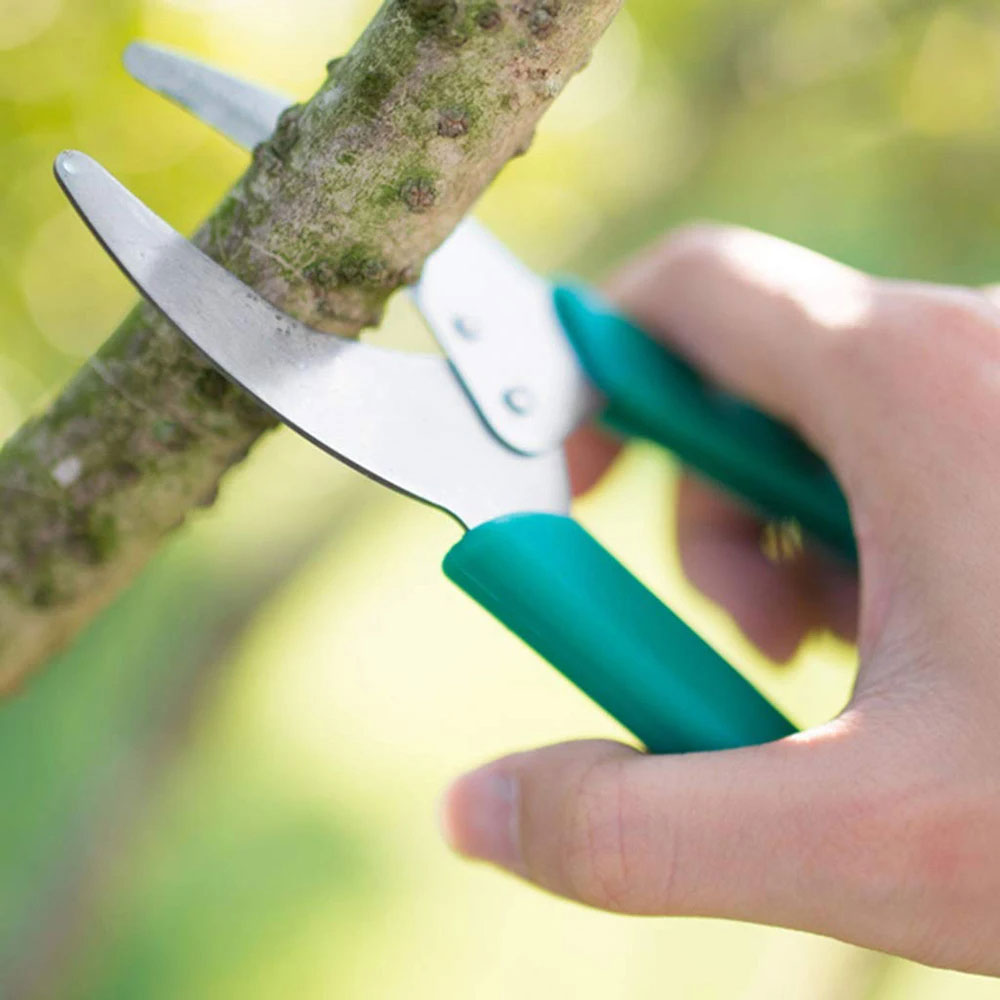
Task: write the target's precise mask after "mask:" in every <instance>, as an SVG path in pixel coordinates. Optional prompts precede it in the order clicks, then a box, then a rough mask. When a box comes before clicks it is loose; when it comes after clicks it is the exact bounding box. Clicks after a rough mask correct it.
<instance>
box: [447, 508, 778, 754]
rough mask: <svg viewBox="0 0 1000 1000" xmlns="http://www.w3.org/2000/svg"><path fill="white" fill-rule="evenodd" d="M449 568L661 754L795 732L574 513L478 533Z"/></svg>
mask: <svg viewBox="0 0 1000 1000" xmlns="http://www.w3.org/2000/svg"><path fill="white" fill-rule="evenodd" d="M444 570H445V573H446V574H447V575H448V576H449V578H450V579H451V580H453V581H454V582H455V583H456V584H458V586H459V587H461V588H462V589H463V590H464V591H465V592H466V593H467V594H469V595H470V596H471V597H472V598H473V599H474V600H476V601H477V602H478V603H479V604H481V605H482V606H483V607H484V608H486V610H487V611H489V612H491V613H492V614H493V615H494V616H495V617H496V618H498V619H499V620H500V621H501V622H503V624H504V625H506V626H507V627H508V628H509V629H510V630H511V631H512V632H514V633H515V634H517V635H518V636H520V637H521V638H522V639H523V640H524V641H525V642H527V643H528V644H529V645H530V646H532V647H533V648H534V649H535V650H537V651H538V652H539V653H541V655H542V656H544V657H545V659H547V660H548V661H549V662H550V663H551V664H552V665H553V666H555V667H556V668H557V669H558V670H560V671H561V672H562V673H563V674H564V675H565V676H566V677H567V678H568V679H569V680H571V681H572V682H573V683H574V684H575V685H576V686H577V687H578V688H580V689H581V690H582V691H584V693H586V694H587V695H589V696H590V697H591V698H592V699H593V700H594V701H596V702H597V703H598V704H599V705H601V706H603V707H604V708H605V709H606V710H607V711H608V712H609V713H610V714H611V715H612V716H613V717H614V718H616V719H617V720H618V721H619V722H620V723H621V724H622V725H623V726H625V728H626V729H628V730H629V731H630V732H632V733H633V734H634V735H635V736H636V737H637V738H638V739H639V740H640V741H641V742H642V743H643V744H644V745H645V746H646V747H647V748H648V749H649V750H650V751H652V752H653V753H688V752H694V751H701V750H724V749H729V748H733V747H739V746H749V745H755V744H758V743H768V742H771V741H773V740H777V739H781V738H783V737H785V736H788V735H790V734H791V733H793V732H795V727H794V726H793V725H792V724H791V723H790V722H789V721H788V720H787V719H786V718H785V717H784V716H783V715H782V714H781V713H780V712H778V710H777V709H776V708H774V706H773V705H771V703H770V702H768V701H767V700H766V699H765V698H764V697H763V695H761V694H760V692H759V691H757V689H756V688H754V687H753V686H752V685H751V684H750V683H749V682H748V681H747V680H745V679H744V678H743V677H742V676H741V675H740V674H738V673H737V672H736V671H735V670H734V669H733V668H732V667H730V666H729V664H728V663H726V661H725V660H724V659H723V658H722V657H721V656H719V654H718V653H716V652H715V650H714V649H712V647H711V646H709V645H708V643H706V642H705V641H704V640H703V639H702V638H701V637H700V636H698V635H697V634H696V633H695V632H693V631H692V630H691V629H690V628H689V627H688V626H687V625H685V624H684V622H682V621H681V620H680V618H678V617H677V616H676V615H675V614H674V613H673V612H672V611H671V610H670V609H669V608H667V607H666V606H665V605H664V604H663V603H662V602H661V601H660V600H659V599H658V598H657V597H655V596H654V595H653V594H652V593H650V591H649V590H647V589H646V588H645V587H644V586H643V585H642V584H641V583H640V582H639V581H638V580H636V578H635V577H634V576H632V574H631V573H629V571H628V570H627V569H625V567H624V566H622V565H621V563H619V562H618V561H617V560H616V559H615V558H614V556H612V555H611V554H610V553H609V552H608V551H607V550H606V549H604V548H602V547H601V545H599V544H598V543H597V542H596V541H595V540H594V539H593V538H591V536H590V535H588V534H587V532H586V531H584V530H583V528H581V527H580V526H579V525H578V524H576V522H574V521H571V520H569V518H565V517H558V516H555V515H552V514H518V515H514V516H511V517H507V518H503V519H502V520H499V521H493V522H490V523H489V524H485V525H482V526H481V527H478V528H474V529H473V530H472V531H470V532H469V533H468V534H467V535H466V536H465V537H464V538H463V539H462V541H461V542H459V543H458V545H456V546H455V548H454V549H452V550H451V552H450V553H449V554H448V556H447V558H446V559H445V563H444Z"/></svg>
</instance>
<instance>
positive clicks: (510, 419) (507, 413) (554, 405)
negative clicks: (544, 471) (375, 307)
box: [413, 219, 601, 454]
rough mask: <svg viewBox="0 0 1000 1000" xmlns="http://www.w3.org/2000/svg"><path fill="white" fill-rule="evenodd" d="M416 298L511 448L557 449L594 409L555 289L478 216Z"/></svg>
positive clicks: (448, 247)
mask: <svg viewBox="0 0 1000 1000" xmlns="http://www.w3.org/2000/svg"><path fill="white" fill-rule="evenodd" d="M413 294H414V298H415V299H416V302H417V305H418V307H419V309H420V312H421V313H422V314H423V316H424V319H425V320H426V321H427V324H428V325H429V326H430V328H431V330H432V331H433V332H434V335H435V337H436V338H437V340H438V342H439V343H440V344H441V346H442V348H443V349H444V351H445V353H446V354H447V355H448V357H449V358H450V359H451V362H452V364H453V365H454V366H455V368H456V369H457V370H458V372H459V374H460V375H461V377H462V381H463V382H464V383H465V386H466V388H467V389H468V391H469V393H470V395H471V396H472V398H473V399H474V400H475V402H476V405H477V406H478V407H479V409H480V411H481V412H482V414H483V416H484V417H485V419H486V420H487V421H488V423H489V425H490V426H491V427H492V428H493V430H494V431H496V433H497V434H499V435H500V437H501V438H503V440H504V441H506V442H507V444H509V445H510V446H511V447H512V448H516V449H518V450H519V451H521V452H524V453H525V454H538V453H540V452H544V451H548V450H549V449H551V448H555V447H559V446H560V445H561V444H562V442H563V441H564V440H565V439H566V437H567V436H568V435H569V434H570V433H571V432H572V431H573V430H574V429H575V428H576V427H577V426H578V425H579V424H581V423H582V422H583V421H584V420H586V419H587V418H588V417H590V416H592V415H593V414H594V413H595V412H596V411H597V410H599V409H600V407H601V398H600V395H599V394H598V392H597V391H596V389H595V388H594V387H593V385H592V384H591V382H590V380H589V379H588V378H587V376H586V374H585V373H584V371H583V368H582V366H581V364H580V361H579V359H578V358H577V356H576V353H575V351H574V350H573V348H572V346H571V344H570V342H569V340H568V339H567V337H566V334H565V332H564V331H563V328H562V325H561V323H560V322H559V318H558V316H557V315H556V311H555V305H554V302H553V298H552V286H551V285H550V284H549V282H548V281H545V280H544V279H543V278H540V277H539V276H538V275H537V274H535V273H534V272H533V271H532V270H530V269H529V268H528V267H526V266H525V265H524V264H523V263H522V262H521V261H520V260H518V259H517V257H515V256H514V255H513V254H512V253H511V252H510V251H509V250H508V249H507V248H506V247H505V246H504V245H503V244H502V243H501V242H500V241H499V240H498V239H496V238H495V237H494V236H493V235H492V234H491V233H490V232H489V231H488V230H486V229H485V228H484V227H483V226H481V225H479V224H478V223H477V222H475V221H474V220H472V219H467V220H465V221H464V222H463V223H462V224H461V225H460V226H459V227H458V228H457V229H456V230H455V231H454V233H452V235H451V236H450V237H449V238H448V240H447V241H446V242H445V243H444V244H443V245H442V246H441V247H440V249H438V250H437V251H436V252H435V253H434V254H433V255H432V256H431V257H430V258H429V260H428V261H427V263H426V264H425V265H424V270H423V275H422V276H421V279H420V282H419V283H418V284H417V286H416V288H415V289H414V293H413Z"/></svg>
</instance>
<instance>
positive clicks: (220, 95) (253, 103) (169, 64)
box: [123, 42, 295, 149]
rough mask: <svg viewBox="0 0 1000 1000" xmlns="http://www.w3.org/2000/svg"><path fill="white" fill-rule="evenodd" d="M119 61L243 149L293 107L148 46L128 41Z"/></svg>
mask: <svg viewBox="0 0 1000 1000" xmlns="http://www.w3.org/2000/svg"><path fill="white" fill-rule="evenodd" d="M123 62H124V63H125V68H126V69H127V70H128V72H129V73H131V74H132V76H134V77H135V78H136V79H137V80H138V81H139V82H140V83H142V84H145V85H146V86H147V87H149V89H150V90H155V91H156V92H157V93H160V94H164V95H165V96H167V97H169V98H171V99H172V100H174V101H176V102H177V103H178V104H180V105H182V106H183V107H185V108H187V109H188V110H189V111H191V112H192V113H193V114H194V115H195V116H196V117H198V118H200V119H201V120H202V121H203V122H205V123H206V124H208V125H211V126H212V127H213V128H216V129H218V131H220V132H221V133H222V134H223V135H225V136H227V137H228V138H230V139H232V140H233V141H234V142H236V143H237V144H239V145H240V146H244V147H246V148H247V149H253V147H254V146H256V145H258V144H259V143H262V142H263V141H264V140H265V139H267V138H269V137H270V136H271V135H272V134H273V132H274V130H275V128H276V127H277V125H278V119H279V118H280V117H281V113H282V112H283V111H284V110H285V109H286V108H288V107H290V106H291V105H292V104H294V103H295V102H294V101H293V100H292V99H291V98H290V97H285V96H284V95H283V94H276V93H273V92H272V91H270V90H266V89H264V88H263V87H258V86H257V85H256V84H254V83H250V82H249V81H247V80H241V79H240V78H239V77H236V76H232V75H230V74H229V73H224V72H223V71H222V70H219V69H216V68H215V67H213V66H209V65H206V64H205V63H202V62H199V61H198V60H197V59H192V58H191V57H190V56H187V55H184V54H183V53H181V52H174V51H173V50H172V49H166V48H162V47H161V46H159V45H150V44H149V43H148V42H133V43H132V44H131V45H130V46H129V47H128V48H127V49H126V50H125V55H124V57H123Z"/></svg>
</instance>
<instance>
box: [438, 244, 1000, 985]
mask: <svg viewBox="0 0 1000 1000" xmlns="http://www.w3.org/2000/svg"><path fill="white" fill-rule="evenodd" d="M612 294H613V297H614V298H615V300H616V301H617V303H618V304H619V305H620V306H621V307H622V308H623V309H624V310H625V311H626V312H628V313H630V314H631V315H632V316H633V317H634V318H635V319H636V320H637V321H638V322H639V323H640V324H642V325H643V326H644V327H645V328H646V329H647V330H649V331H651V332H654V333H656V332H658V333H659V334H660V335H662V336H663V338H664V339H665V340H669V341H670V342H671V343H672V344H673V345H674V346H675V347H676V348H677V349H678V350H679V351H680V352H681V353H683V354H685V355H686V356H687V357H688V358H689V359H690V360H691V361H692V362H693V363H694V364H695V365H696V366H697V367H699V368H700V369H701V370H702V371H704V372H705V373H706V374H707V375H708V376H709V377H711V378H713V379H714V380H716V381H717V382H718V383H719V384H721V385H722V386H724V387H725V388H727V389H729V390H731V391H733V392H735V393H737V394H739V395H741V396H743V397H745V398H747V399H748V400H750V401H752V402H754V403H755V404H757V405H758V406H760V407H761V408H763V409H765V410H766V411H768V412H770V413H772V414H773V415H775V416H776V417H778V418H780V419H783V420H785V421H787V422H788V423H789V424H791V425H792V426H794V427H796V428H797V429H798V430H799V431H800V433H801V434H802V435H803V437H804V438H806V440H807V441H809V442H810V444H812V446H813V447H815V448H816V450H817V451H818V452H820V453H821V454H822V455H823V456H824V457H825V458H826V459H827V461H828V462H829V464H830V465H831V466H832V468H833V469H834V471H835V472H836V474H837V476H838V479H839V480H840V483H841V485H842V486H843V488H844V491H845V493H846V494H847V496H848V499H849V501H850V504H851V510H852V517H853V520H854V525H855V532H856V535H857V538H858V543H859V550H860V590H859V589H858V585H857V583H856V582H855V580H854V578H853V577H852V576H850V575H849V574H848V573H847V571H846V570H845V569H844V568H843V567H842V566H840V565H839V564H837V563H836V562H834V561H833V560H831V559H830V558H828V557H826V556H825V555H824V554H822V553H819V552H813V551H809V550H807V551H806V552H805V553H804V554H803V556H802V557H800V558H799V559H796V560H794V561H792V562H782V563H774V562H771V561H769V560H767V559H766V558H765V557H764V555H763V554H762V552H761V548H760V544H759V539H760V534H759V532H760V526H759V524H758V523H757V522H756V521H755V519H754V518H753V517H752V516H751V515H749V514H747V513H745V512H744V511H742V510H740V509H739V508H738V507H737V506H736V505H735V504H733V503H732V502H731V501H729V500H728V499H726V498H723V497H721V496H720V495H718V494H716V493H714V492H713V491H712V490H711V489H710V488H708V487H707V486H704V485H702V484H700V483H697V482H695V481H694V480H690V479H689V480H686V481H685V483H684V485H683V487H682V490H681V499H680V504H679V512H678V539H679V544H680V551H681V556H682V561H683V564H684V566H685V570H686V572H687V573H688V575H689V576H690V577H691V579H692V580H693V582H694V583H695V584H696V585H698V586H699V587H700V588H701V589H703V590H704V591H705V592H706V593H707V594H708V595H709V596H711V597H713V598H714V599H715V600H717V601H719V602H720V603H721V604H723V605H724V606H725V607H726V608H727V609H728V610H729V611H730V612H731V613H732V614H733V616H734V618H735V619H736V620H737V622H738V623H739V624H740V626H741V627H742V628H743V630H744V631H745V632H746V633H747V635H748V636H749V637H750V638H751V639H753V640H754V641H755V642H756V643H757V644H758V645H759V646H760V647H761V648H762V649H763V650H764V651H765V652H768V653H769V654H771V655H772V656H773V657H774V658H776V659H786V658H788V657H789V656H790V655H791V654H792V653H793V652H794V650H795V649H796V648H797V646H798V645H799V643H800V641H801V639H802V638H803V636H804V635H805V634H807V633H808V632H809V631H811V630H813V629H815V628H818V627H829V628H832V629H833V630H835V631H837V632H839V633H840V634H843V635H853V634H854V633H855V632H856V633H857V637H858V645H859V653H860V672H859V676H858V681H857V684H856V687H855V691H854V695H853V697H852V699H851V702H850V704H849V705H848V707H847V708H846V709H845V711H844V712H843V713H842V714H841V715H840V716H839V717H838V718H837V719H836V720H834V721H833V722H831V723H829V724H827V725H825V726H821V727H819V728H817V729H814V730H812V731H810V732H806V733H802V734H800V735H797V736H793V737H790V738H788V739H786V740H782V741H781V742H778V743H773V744H770V745H767V746H760V747H752V748H747V749H741V750H732V751H725V752H720V753H711V754H690V755H686V756H676V757H651V756H647V755H643V754H640V753H638V752H637V751H635V750H633V749H631V748H628V747H625V746H622V745H618V744H614V743H606V742H581V743H571V744H564V745H561V746H555V747H549V748H545V749H540V750H534V751H529V752H527V753H522V754H517V755H514V756H512V757H507V758H505V759H503V760H501V761H498V762H495V763H493V764H489V765H487V766H486V767H484V768H482V769H480V770H478V771H475V772H473V773H472V774H470V775H466V776H465V777H464V778H462V779H460V780H459V781H458V782H456V784H455V785H454V786H453V787H452V789H451V790H450V791H449V793H448V795H447V797H446V800H445V808H444V823H445V830H446V835H447V836H448V839H449V840H450V842H451V843H452V845H453V846H454V847H455V848H456V850H458V851H459V852H461V853H463V854H465V855H467V856H470V857H474V858H480V859H483V860H486V861H490V862H493V863H494V864H497V865H499V866H501V867H503V868H506V869H508V870H510V871H512V872H514V873H516V874H518V875H520V876H522V877H524V878H526V879H528V880H530V881H532V882H535V883H537V884H538V885H540V886H542V887H544V888H546V889H549V890H551V891H553V892H556V893H559V894H561V895H564V896H567V897H570V898H573V899H577V900H579V901H581V902H584V903H588V904H590V905H593V906H597V907H601V908H604V909H610V910H615V911H619V912H629V913H640V914H663V915H668V914H670V915H703V916H715V917H726V918H732V919H738V920H748V921H753V922H758V923H768V924H777V925H782V926H788V927H796V928H800V929H803V930H809V931H813V932H817V933H822V934H827V935H831V936H834V937H838V938H841V939H842V940H845V941H851V942H854V943H857V944H861V945H865V946H867V947H871V948H876V949H880V950H883V951H888V952H893V953H897V954H900V955H904V956H907V957H910V958H914V959H917V960H919V961H923V962H927V963H930V964H936V965H943V966H949V967H953V968H961V969H965V970H968V971H976V972H981V973H991V974H994V975H998V974H1000V945H998V944H997V942H998V941H1000V906H998V905H997V899H998V898H1000V662H998V661H1000V308H998V306H997V304H995V303H994V301H993V300H992V299H991V296H990V293H987V292H977V291H973V290H969V289H960V288H950V287H939V286H929V285H920V284H915V283H905V282H898V281H884V280H878V279H875V278H871V277H868V276H866V275H864V274H861V273H860V272H857V271H854V270H852V269H850V268H847V267H844V266H842V265H840V264H837V263H834V262H833V261H830V260H828V259H826V258H823V257H820V256H819V255H817V254H814V253H811V252H810V251H807V250H804V249H802V248H799V247H795V246H793V245H791V244H788V243H785V242H783V241H780V240H776V239H773V238H771V237H767V236H763V235H761V234H758V233H752V232H748V231H745V230H739V229H730V228H724V227H705V226H702V227H694V228H689V229H685V230H682V231H680V232H678V233H676V234H674V235H672V236H671V237H669V238H668V239H667V240H666V241H665V242H664V243H662V244H661V245H659V246H657V247H655V248H653V249H652V250H650V251H648V252H647V253H645V254H644V255H642V256H640V257H639V258H638V259H637V260H636V261H635V262H633V263H632V264H631V265H630V266H629V267H628V268H627V269H626V270H625V272H624V273H623V274H622V275H621V276H620V277H619V278H618V279H617V280H616V282H615V283H614V285H613V287H612ZM613 453H614V444H613V443H612V442H610V441H609V440H608V439H606V438H603V437H602V436H601V435H600V434H599V433H598V432H595V431H593V430H588V431H585V432H582V433H581V435H579V436H578V437H577V438H576V439H575V440H574V441H573V442H572V443H571V447H570V458H571V465H572V467H573V472H574V482H575V485H576V486H577V487H578V488H581V489H582V488H585V487H586V486H588V485H589V484H590V483H592V482H593V481H594V480H596V479H597V478H599V476H600V474H601V472H602V471H603V469H604V468H605V467H606V465H607V463H608V462H609V461H610V459H611V457H612V456H613Z"/></svg>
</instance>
